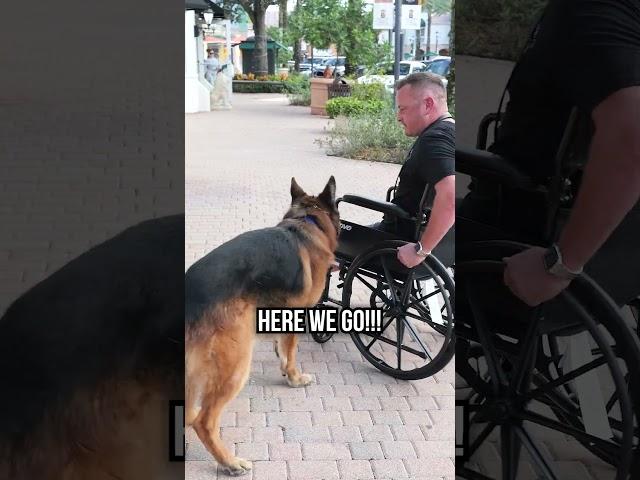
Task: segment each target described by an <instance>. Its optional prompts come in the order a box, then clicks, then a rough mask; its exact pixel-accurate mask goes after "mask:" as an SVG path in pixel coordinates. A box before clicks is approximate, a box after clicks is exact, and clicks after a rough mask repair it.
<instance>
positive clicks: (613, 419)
mask: <svg viewBox="0 0 640 480" xmlns="http://www.w3.org/2000/svg"><path fill="white" fill-rule="evenodd" d="M499 121H500V115H498V114H489V115H487V116H485V118H484V119H483V120H482V122H481V123H480V126H479V131H478V136H477V143H476V148H477V149H479V150H477V151H470V150H467V149H459V150H458V149H457V150H456V170H457V171H458V172H461V173H465V174H468V175H470V176H472V177H475V178H481V179H484V180H487V181H491V182H495V184H497V185H498V188H502V187H501V186H502V185H508V186H509V187H510V188H518V189H521V190H523V191H530V192H531V191H535V192H538V193H541V194H542V195H543V196H544V198H545V202H546V210H545V213H546V215H547V216H546V219H545V224H544V232H543V234H542V238H543V239H544V240H545V241H549V242H550V241H551V239H552V238H554V237H555V235H556V233H557V232H556V230H557V229H558V227H559V225H560V223H561V219H562V218H563V217H564V216H566V215H567V214H568V211H569V210H570V208H571V204H572V201H573V187H574V186H573V185H571V182H570V181H569V177H570V175H571V174H572V173H573V172H574V171H575V169H576V168H577V163H575V158H572V157H571V156H570V154H569V148H570V146H571V143H572V142H573V141H574V140H575V138H576V124H577V122H578V111H577V110H576V109H574V110H573V111H572V112H571V115H570V118H569V123H568V126H567V128H566V130H565V132H564V135H563V137H562V141H561V143H560V146H559V149H558V152H557V155H556V166H555V175H554V177H553V179H552V180H551V182H550V183H549V184H548V185H544V186H541V185H537V184H536V183H535V182H533V181H532V180H531V179H530V178H528V177H527V176H526V175H525V174H523V173H522V172H520V171H519V170H518V169H517V168H515V167H514V166H513V165H511V164H509V163H508V162H506V161H505V160H503V159H502V158H501V157H499V156H497V155H494V154H491V153H488V152H485V151H484V149H485V148H486V142H487V136H488V133H487V132H488V128H489V125H490V124H491V123H494V122H499ZM497 216H498V223H499V221H500V220H501V219H500V213H499V214H498V215H497ZM526 247H527V246H526V245H522V244H520V245H518V244H515V243H513V242H504V241H499V240H498V241H484V242H472V243H469V244H466V245H464V246H463V247H462V248H461V249H459V250H458V251H457V266H456V270H457V273H458V276H459V282H458V283H459V286H462V289H465V288H466V289H467V290H469V291H467V292H465V293H467V294H468V297H467V298H468V300H469V302H468V303H469V305H468V306H467V307H468V308H466V310H467V312H464V310H465V308H463V309H462V311H463V313H460V311H459V318H458V322H457V324H456V335H457V337H458V343H457V345H458V347H459V348H458V350H459V351H458V360H457V364H456V373H457V374H458V375H459V377H460V378H461V379H463V380H464V381H465V383H466V385H464V386H463V387H462V388H463V389H464V390H465V391H468V390H470V391H471V393H470V395H469V397H468V399H467V400H469V401H473V404H469V408H470V410H471V412H470V417H471V424H474V420H475V424H476V425H477V426H479V425H482V424H486V426H485V427H484V428H483V429H482V430H481V431H480V433H479V435H478V436H477V437H476V438H475V440H474V442H473V443H472V444H471V445H470V446H469V451H468V452H467V453H468V454H469V455H472V454H473V453H475V452H476V451H478V449H480V447H481V446H482V444H483V443H485V442H486V441H487V439H488V438H489V436H490V434H491V432H492V430H493V429H494V428H496V427H498V426H499V427H500V440H501V449H502V455H501V459H502V469H501V478H502V479H504V480H506V479H509V480H511V479H515V478H516V476H517V474H518V466H519V463H520V450H521V447H522V446H524V447H525V448H526V450H527V451H528V453H529V455H530V457H531V459H532V461H533V466H534V467H535V468H536V470H537V471H538V473H539V474H540V475H541V476H542V478H550V479H555V478H559V477H558V476H557V475H556V474H555V472H554V471H553V468H552V467H551V465H550V462H549V461H548V459H546V458H545V455H544V453H543V451H542V450H541V449H539V448H538V446H537V445H536V444H535V441H534V440H533V439H532V437H531V436H530V435H529V434H528V433H527V432H526V430H525V429H524V422H525V421H528V422H530V423H532V424H537V425H540V426H543V427H546V428H550V429H552V430H554V429H555V430H556V431H558V432H562V433H564V434H568V435H570V436H573V437H574V438H575V439H576V440H577V441H578V442H580V443H581V444H582V445H583V446H584V447H586V448H587V449H588V450H590V451H591V452H592V453H594V454H595V455H596V456H598V457H600V458H602V459H603V460H605V461H606V462H608V463H610V464H612V465H615V466H616V467H617V476H616V478H617V479H619V480H623V479H626V478H627V475H628V474H629V472H631V473H630V474H631V475H632V477H633V478H636V476H640V422H639V421H638V419H639V418H640V401H639V400H640V395H639V392H638V391H637V390H638V388H637V386H636V385H637V383H638V381H640V371H639V370H640V342H638V338H634V335H633V332H632V330H631V328H629V326H628V325H627V324H626V323H625V321H624V319H622V318H621V317H620V313H619V310H618V309H617V307H616V306H615V304H614V303H613V302H612V301H611V300H610V299H609V297H608V295H606V293H605V292H604V291H602V290H601V289H599V288H598V287H597V286H596V285H595V284H594V283H593V282H592V281H591V280H589V279H588V278H587V277H586V275H583V276H582V277H581V278H579V279H577V280H576V281H574V282H573V283H572V284H571V286H570V287H569V289H567V292H566V293H564V294H563V295H562V296H561V299H560V300H559V301H566V302H567V303H568V305H569V306H570V308H571V309H573V311H574V312H575V314H576V315H577V317H578V321H577V323H576V322H574V323H573V324H568V325H561V326H558V325H555V326H554V325H553V324H552V322H546V323H547V325H546V330H545V325H544V323H545V322H544V321H543V320H544V316H545V315H550V314H553V313H557V312H558V311H559V312H561V313H565V312H567V311H566V310H565V311H562V310H557V311H555V312H554V311H553V310H552V309H551V308H550V307H549V306H547V305H543V306H541V307H538V308H536V309H533V310H531V309H529V310H528V314H529V316H530V317H529V322H528V323H527V326H526V328H525V327H523V325H522V324H517V325H516V326H515V327H514V326H513V325H506V324H501V325H495V324H490V322H489V321H488V318H485V315H484V312H483V309H484V310H486V309H487V307H486V306H483V305H481V301H482V300H481V299H479V298H473V293H472V292H473V288H471V287H470V284H471V285H473V276H474V275H478V276H480V277H481V278H482V279H484V280H486V278H487V275H491V274H494V275H495V277H494V280H495V281H496V282H501V270H502V261H501V259H502V258H503V257H505V256H510V255H513V254H514V253H517V252H518V251H520V250H522V249H524V248H526ZM470 278H471V280H469V279H470ZM477 281H478V280H476V282H477ZM496 284H497V283H496ZM476 285H477V283H476ZM550 303H552V302H550ZM459 310H460V309H459ZM465 313H468V314H469V315H470V316H469V317H468V318H466V316H465ZM524 314H525V315H526V313H524ZM567 316H570V315H567ZM636 321H637V317H636ZM550 323H551V326H550ZM509 327H511V331H509V329H510V328H509ZM554 328H555V330H554ZM518 329H519V330H520V331H519V332H518V331H517V330H518ZM639 331H640V330H639ZM523 333H524V335H523ZM572 335H573V336H575V335H578V336H579V335H590V339H589V341H588V343H586V344H584V345H586V347H587V350H590V351H588V352H587V353H588V354H589V355H590V357H589V358H593V360H592V361H590V362H587V363H584V364H583V365H581V366H578V367H574V368H573V370H571V368H569V369H568V370H569V372H567V369H566V368H565V365H563V362H564V361H565V360H566V359H567V358H568V356H569V355H570V354H571V350H570V349H569V350H568V352H569V353H568V354H567V353H566V351H565V352H561V351H560V349H559V348H558V345H559V343H561V342H563V341H564V342H565V343H566V342H569V341H570V340H564V339H565V338H567V337H569V338H571V336H572ZM514 339H515V341H514ZM545 342H546V344H545ZM569 347H570V345H569ZM589 347H590V348H589ZM623 362H624V367H626V369H627V371H626V372H625V371H624V370H623V367H622V366H621V364H622V363H623ZM564 363H571V361H568V362H564ZM474 364H475V367H474ZM605 365H606V368H608V369H609V370H610V373H611V377H612V378H613V384H614V387H615V389H614V392H613V394H612V395H611V396H610V397H609V399H608V401H607V404H606V412H605V416H606V417H607V418H606V420H607V421H608V423H609V425H610V427H611V432H612V434H613V438H611V439H607V440H603V439H599V438H597V436H594V435H591V434H590V431H589V430H590V427H589V426H588V425H587V424H588V420H589V419H588V418H586V417H588V415H585V411H584V410H583V408H582V404H581V402H580V398H579V388H578V390H576V388H574V387H573V383H571V382H574V381H575V382H576V383H577V382H578V378H579V377H580V376H582V375H588V374H589V373H592V372H595V370H596V369H597V368H599V367H601V366H605ZM507 366H508V367H509V369H511V372H508V371H507V370H505V368H506V367H507ZM457 391H458V388H457ZM533 400H538V401H539V402H540V403H542V404H544V405H545V406H546V407H549V408H550V409H551V411H552V413H553V415H554V416H555V417H556V418H557V420H553V419H550V418H547V417H544V416H542V415H537V414H535V413H533V412H531V411H529V410H528V405H529V403H530V402H532V401H533ZM614 410H617V412H614ZM587 413H588V412H587ZM634 417H635V424H634ZM601 420H602V419H601ZM456 472H457V475H458V476H460V477H462V478H470V479H479V478H482V479H486V478H490V477H487V476H486V475H484V474H482V473H480V472H479V471H477V470H474V464H473V461H471V460H469V459H468V458H463V459H461V460H459V461H458V462H457V465H456Z"/></svg>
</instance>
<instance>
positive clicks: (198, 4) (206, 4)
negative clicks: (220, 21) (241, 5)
mask: <svg viewBox="0 0 640 480" xmlns="http://www.w3.org/2000/svg"><path fill="white" fill-rule="evenodd" d="M184 4H185V10H195V11H198V12H206V11H212V12H213V18H225V16H224V10H223V9H222V7H220V6H218V5H216V4H215V3H213V2H212V1H211V0H185V2H184Z"/></svg>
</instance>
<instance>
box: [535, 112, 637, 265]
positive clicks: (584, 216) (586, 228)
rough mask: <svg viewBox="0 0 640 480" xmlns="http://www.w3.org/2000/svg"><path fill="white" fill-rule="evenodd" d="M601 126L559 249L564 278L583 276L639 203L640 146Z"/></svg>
mask: <svg viewBox="0 0 640 480" xmlns="http://www.w3.org/2000/svg"><path fill="white" fill-rule="evenodd" d="M603 123H604V122H600V126H599V128H598V125H596V133H595V135H594V138H593V141H592V145H591V150H590V154H589V161H588V163H587V166H586V168H585V173H584V177H583V181H582V185H581V188H580V192H579V194H578V197H577V199H576V203H575V205H574V208H573V211H572V213H571V216H570V217H569V220H568V222H567V224H566V225H565V227H564V229H563V231H562V233H561V235H560V238H559V240H558V244H557V249H558V251H559V253H560V256H561V260H562V261H561V263H562V265H563V266H564V267H565V268H566V270H567V271H568V272H573V273H579V272H580V271H581V270H582V268H583V267H584V265H586V263H587V262H588V261H589V259H590V258H591V257H592V256H593V255H594V254H595V253H596V252H597V251H598V249H599V248H600V247H601V246H602V245H603V244H604V242H605V241H606V240H607V238H608V237H609V236H610V235H611V233H612V232H613V231H614V230H615V228H616V227H617V226H618V225H619V224H620V222H621V221H622V220H623V218H624V217H625V215H626V214H627V213H628V212H629V210H631V208H632V207H633V206H634V205H635V204H636V203H637V202H638V200H639V198H640V151H639V150H638V141H637V140H636V139H633V138H632V137H631V136H630V135H631V133H630V132H629V133H627V134H625V132H624V128H625V127H622V128H621V126H620V124H619V123H617V122H614V123H613V124H606V123H604V124H603ZM612 125H614V127H612ZM615 126H617V128H615ZM627 128H628V127H627ZM635 128H637V125H636V127H635ZM549 253H551V252H549ZM545 264H546V266H547V267H549V265H548V262H547V259H546V258H545ZM548 269H549V268H548ZM549 271H550V272H551V273H553V271H552V270H549ZM567 278H571V275H570V274H569V275H567Z"/></svg>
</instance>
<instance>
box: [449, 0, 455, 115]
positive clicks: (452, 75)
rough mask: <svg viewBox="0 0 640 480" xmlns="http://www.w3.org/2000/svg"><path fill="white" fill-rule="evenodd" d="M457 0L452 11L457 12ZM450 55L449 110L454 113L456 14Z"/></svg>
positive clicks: (453, 22)
mask: <svg viewBox="0 0 640 480" xmlns="http://www.w3.org/2000/svg"><path fill="white" fill-rule="evenodd" d="M455 8H456V0H452V1H451V11H452V12H455ZM449 55H451V67H450V68H449V83H448V84H447V97H448V100H449V110H450V111H451V113H452V114H453V115H455V112H456V16H455V15H452V16H451V31H450V33H449Z"/></svg>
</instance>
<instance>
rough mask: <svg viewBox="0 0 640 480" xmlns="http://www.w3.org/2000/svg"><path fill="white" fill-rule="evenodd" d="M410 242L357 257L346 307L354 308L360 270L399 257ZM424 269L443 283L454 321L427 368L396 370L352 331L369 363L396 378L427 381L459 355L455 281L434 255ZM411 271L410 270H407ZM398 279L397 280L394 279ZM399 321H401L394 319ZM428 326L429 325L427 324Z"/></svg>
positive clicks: (383, 245) (346, 283) (345, 294)
mask: <svg viewBox="0 0 640 480" xmlns="http://www.w3.org/2000/svg"><path fill="white" fill-rule="evenodd" d="M405 244H406V242H402V241H397V240H390V241H386V242H381V243H378V244H376V245H374V246H373V247H371V248H370V249H369V250H367V251H365V252H363V253H362V254H361V255H359V256H358V257H357V258H355V259H354V261H353V263H352V264H351V265H350V267H349V271H348V273H347V276H346V277H345V280H344V285H343V289H342V305H343V308H350V305H351V293H352V284H353V280H354V278H355V277H356V275H357V274H358V273H359V271H360V269H361V268H362V267H364V266H365V265H366V264H367V263H368V262H370V261H371V260H372V259H374V258H375V257H380V256H389V255H394V256H395V255H396V251H397V248H398V247H400V246H402V245H405ZM422 268H424V269H426V270H427V271H428V272H430V274H431V276H432V278H434V279H435V280H436V282H437V283H440V285H439V287H440V288H441V289H444V290H445V291H446V292H447V293H448V296H443V298H446V300H445V305H446V308H447V312H450V313H449V315H448V316H447V318H450V319H451V320H450V321H449V323H448V329H447V335H446V336H445V339H444V342H443V345H442V347H441V349H440V350H439V351H438V352H437V353H436V355H435V356H434V357H433V360H432V361H431V362H429V363H427V364H426V365H423V366H421V367H418V368H414V369H411V370H402V369H397V368H394V367H392V366H390V365H388V364H387V363H386V362H384V361H382V360H381V359H380V358H378V357H376V356H375V355H373V354H372V353H371V352H370V351H369V350H368V349H367V348H366V346H365V345H364V343H363V341H362V339H361V337H360V334H358V333H355V332H351V338H352V340H353V342H354V344H355V345H356V347H357V348H358V350H359V351H360V353H361V354H362V355H363V356H364V357H365V358H366V359H367V361H368V362H369V363H371V364H372V365H373V366H374V367H376V368H377V369H378V370H380V371H382V372H384V373H386V374H387V375H390V376H392V377H394V378H398V379H401V380H419V379H423V378H427V377H430V376H432V375H433V374H435V373H437V372H439V371H440V370H442V369H443V368H444V367H445V366H446V365H447V364H448V363H449V362H450V360H451V358H452V357H453V355H454V353H455V336H454V315H455V282H454V280H453V278H451V276H450V275H449V272H448V271H447V269H446V268H445V267H444V265H442V263H440V262H439V261H438V259H436V258H435V257H433V256H431V255H430V256H429V257H427V258H426V259H425V261H424V262H423V263H422ZM406 270H407V272H408V271H409V269H406ZM394 280H395V279H394ZM394 322H397V320H394ZM425 323H428V322H426V321H425Z"/></svg>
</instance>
